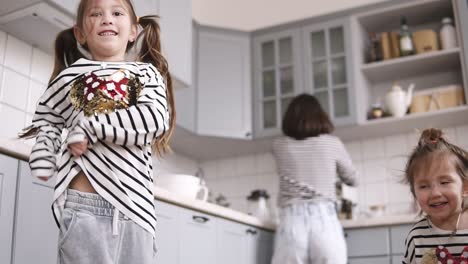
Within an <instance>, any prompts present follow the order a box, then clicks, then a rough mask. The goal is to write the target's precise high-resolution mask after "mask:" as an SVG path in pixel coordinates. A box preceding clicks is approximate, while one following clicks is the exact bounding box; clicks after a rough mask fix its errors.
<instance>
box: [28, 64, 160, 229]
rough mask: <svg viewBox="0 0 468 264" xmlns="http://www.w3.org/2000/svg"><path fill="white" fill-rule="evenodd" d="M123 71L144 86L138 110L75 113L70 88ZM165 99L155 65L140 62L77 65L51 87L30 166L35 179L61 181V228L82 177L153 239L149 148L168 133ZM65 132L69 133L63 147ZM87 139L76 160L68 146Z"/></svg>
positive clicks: (57, 196)
mask: <svg viewBox="0 0 468 264" xmlns="http://www.w3.org/2000/svg"><path fill="white" fill-rule="evenodd" d="M121 69H125V70H128V71H129V72H130V73H131V74H133V75H134V76H136V77H137V78H138V79H139V81H140V83H141V84H142V86H143V89H142V90H141V93H140V96H139V97H138V99H137V103H136V104H135V105H133V106H130V107H128V108H127V109H119V110H116V111H114V112H109V113H105V114H97V115H94V116H91V117H86V116H85V115H84V114H83V111H82V110H81V109H75V107H73V105H72V103H71V101H70V88H71V85H72V84H73V83H74V81H76V80H77V79H80V78H81V77H82V76H83V75H84V74H86V73H89V72H93V73H94V74H96V75H97V76H99V77H105V76H109V75H111V74H112V73H114V72H115V71H117V70H121ZM166 98H167V97H166V86H165V83H164V80H163V78H162V76H161V74H160V73H159V72H158V70H157V69H156V68H155V67H154V66H153V65H152V64H149V63H141V62H97V61H91V60H87V59H79V60H78V61H76V62H75V63H73V64H72V65H70V66H69V67H68V68H66V69H65V70H63V71H62V72H61V73H60V74H59V75H58V76H57V77H56V78H55V79H54V80H53V81H52V82H51V83H50V84H49V87H48V88H47V90H46V91H45V92H44V94H43V95H42V97H41V98H40V99H39V102H38V105H37V110H36V112H35V114H34V117H33V126H35V127H38V128H39V133H38V135H37V137H36V144H35V145H34V147H33V149H32V152H31V156H30V161H29V162H30V167H31V170H32V174H33V175H34V176H48V177H51V176H53V175H57V182H56V185H55V193H54V203H53V205H52V209H53V214H54V218H55V220H56V222H57V224H58V225H60V222H61V221H60V219H61V213H62V210H63V206H64V203H65V199H66V197H65V195H66V192H65V190H66V189H67V186H68V185H69V183H70V181H71V180H72V179H73V177H74V176H75V175H77V173H79V172H80V171H83V172H84V173H85V174H86V176H87V178H88V179H89V181H90V182H91V184H92V186H93V187H94V189H95V190H96V191H97V193H98V194H99V195H101V196H102V197H104V199H106V200H107V201H109V202H110V203H111V204H112V205H113V206H115V207H116V209H117V210H118V211H120V212H122V213H123V214H124V215H125V216H127V217H129V218H130V219H131V220H133V221H134V222H136V223H137V224H139V225H140V226H142V227H143V228H144V229H146V230H147V231H148V232H150V233H152V234H153V235H154V232H155V226H156V216H155V209H154V202H153V201H154V197H153V168H152V157H151V152H152V150H151V143H152V141H153V140H154V139H155V138H157V137H159V136H160V135H162V134H163V133H164V132H165V131H166V130H167V129H168V127H169V110H168V108H167V101H166ZM63 130H67V131H69V133H68V136H67V137H66V139H65V141H64V142H62V136H61V135H62V131H63ZM65 134H66V133H65ZM84 137H87V139H88V141H89V146H88V150H87V151H86V152H85V153H84V154H83V155H81V156H80V157H78V158H75V157H73V155H71V153H70V152H69V151H68V150H67V144H68V142H77V141H82V140H83V139H84Z"/></svg>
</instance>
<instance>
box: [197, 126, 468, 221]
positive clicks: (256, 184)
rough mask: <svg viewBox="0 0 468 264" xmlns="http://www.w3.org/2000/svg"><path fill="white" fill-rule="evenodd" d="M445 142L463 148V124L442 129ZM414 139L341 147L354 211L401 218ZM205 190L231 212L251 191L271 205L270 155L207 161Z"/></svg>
mask: <svg viewBox="0 0 468 264" xmlns="http://www.w3.org/2000/svg"><path fill="white" fill-rule="evenodd" d="M444 132H445V133H446V135H447V137H448V139H449V140H450V141H451V142H454V143H456V144H459V145H460V146H463V147H465V148H468V122H467V124H464V125H460V126H456V127H451V128H447V129H444ZM418 137H419V135H418V134H417V133H416V132H414V133H407V134H398V135H392V136H389V137H384V138H374V139H368V140H360V141H352V142H345V145H346V148H347V149H348V151H349V153H350V155H351V157H352V159H353V162H354V164H355V166H356V167H357V168H358V170H359V171H360V172H361V176H360V178H359V183H360V185H359V187H358V192H359V209H360V210H362V209H368V207H369V206H371V205H376V204H384V205H386V208H387V209H386V213H387V214H404V213H408V212H409V211H411V210H412V206H413V205H412V202H413V198H412V196H411V194H410V191H409V186H406V185H404V184H400V183H399V181H400V180H401V179H402V178H403V170H404V167H405V163H406V160H407V156H408V155H409V153H410V151H411V150H412V148H413V147H414V146H415V145H416V143H417V139H418ZM201 166H202V168H203V169H204V171H205V175H206V178H207V179H208V180H207V183H208V187H209V188H210V189H211V190H212V191H213V192H215V193H222V194H224V195H225V196H227V197H228V200H229V202H231V203H232V206H233V207H234V208H236V209H239V210H242V211H246V210H247V200H246V197H247V196H248V194H249V193H250V192H251V191H252V190H253V189H258V188H262V189H266V190H267V191H268V193H269V194H270V195H272V199H271V200H270V202H271V204H272V205H275V204H276V198H277V195H278V188H279V186H278V176H277V173H276V165H275V162H274V159H273V155H272V154H271V153H265V154H260V155H252V156H243V157H238V158H232V159H223V160H213V161H208V162H204V163H202V164H201Z"/></svg>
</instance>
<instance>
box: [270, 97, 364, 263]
mask: <svg viewBox="0 0 468 264" xmlns="http://www.w3.org/2000/svg"><path fill="white" fill-rule="evenodd" d="M282 124H283V125H282V130H283V133H284V135H285V136H283V137H280V138H277V139H275V141H274V144H273V154H274V156H275V160H276V164H277V169H278V175H279V177H280V193H279V207H280V223H279V226H278V229H277V232H276V238H275V252H274V255H273V260H272V263H273V264H293V263H294V264H305V263H307V264H318V263H321V264H325V263H328V264H345V263H346V261H347V254H346V242H345V240H344V236H343V228H342V226H341V224H340V222H339V221H338V217H337V214H336V210H335V200H336V197H335V196H336V195H335V184H336V182H337V181H338V180H341V181H342V182H344V183H345V184H348V185H355V184H356V176H357V171H356V169H355V168H354V166H353V164H352V162H351V159H350V156H349V154H348V153H347V151H346V149H345V147H344V145H343V143H342V142H341V141H340V139H339V138H337V137H335V136H332V135H330V133H331V132H332V131H333V129H334V127H333V124H332V123H331V121H330V119H329V118H328V115H327V113H325V112H324V111H323V109H322V107H321V105H320V103H319V101H318V100H317V99H316V98H315V97H314V96H312V95H308V94H301V95H298V96H297V97H295V98H294V99H293V100H292V102H291V104H290V105H289V107H288V109H287V111H286V113H285V115H284V118H283V123H282Z"/></svg>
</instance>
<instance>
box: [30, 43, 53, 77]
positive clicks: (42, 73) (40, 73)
mask: <svg viewBox="0 0 468 264" xmlns="http://www.w3.org/2000/svg"><path fill="white" fill-rule="evenodd" d="M53 69H54V58H53V57H52V56H50V55H49V54H47V53H45V52H43V51H41V50H39V49H38V48H33V52H32V60H31V75H30V77H31V78H32V79H34V80H36V81H39V82H41V83H43V84H47V83H48V82H49V78H50V75H51V74H52V71H53Z"/></svg>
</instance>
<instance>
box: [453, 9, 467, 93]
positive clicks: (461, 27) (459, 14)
mask: <svg viewBox="0 0 468 264" xmlns="http://www.w3.org/2000/svg"><path fill="white" fill-rule="evenodd" d="M454 3H455V8H454V11H455V17H456V22H458V23H457V24H456V27H457V28H458V30H457V31H458V45H460V46H461V47H462V61H463V64H462V67H463V69H464V71H463V79H464V80H465V81H464V87H465V98H466V101H467V102H468V73H467V69H468V2H467V1H466V0H454Z"/></svg>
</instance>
